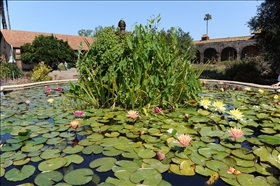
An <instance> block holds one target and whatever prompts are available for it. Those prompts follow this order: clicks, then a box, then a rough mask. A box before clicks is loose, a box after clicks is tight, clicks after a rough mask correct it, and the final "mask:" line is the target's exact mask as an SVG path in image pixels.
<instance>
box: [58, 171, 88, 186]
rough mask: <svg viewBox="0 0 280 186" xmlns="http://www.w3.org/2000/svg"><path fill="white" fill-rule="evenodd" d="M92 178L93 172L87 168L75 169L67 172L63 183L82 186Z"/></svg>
mask: <svg viewBox="0 0 280 186" xmlns="http://www.w3.org/2000/svg"><path fill="white" fill-rule="evenodd" d="M92 178H93V171H92V170H91V169H88V168H81V169H76V170H73V171H71V172H68V173H66V174H65V176H64V178H63V179H64V181H65V182H66V183H69V184H72V185H83V184H86V183H88V182H90V181H91V180H92Z"/></svg>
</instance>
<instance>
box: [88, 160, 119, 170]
mask: <svg viewBox="0 0 280 186" xmlns="http://www.w3.org/2000/svg"><path fill="white" fill-rule="evenodd" d="M116 161H117V160H116V159H115V158H112V157H103V158H98V159H95V160H93V161H92V162H91V163H90V164H89V167H90V168H96V167H98V168H97V169H96V171H98V172H107V171H109V170H111V169H112V167H113V166H114V164H115V162H116Z"/></svg>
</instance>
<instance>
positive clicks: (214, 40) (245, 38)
mask: <svg viewBox="0 0 280 186" xmlns="http://www.w3.org/2000/svg"><path fill="white" fill-rule="evenodd" d="M248 40H252V41H253V40H254V36H240V37H228V38H217V39H209V40H205V41H202V40H197V41H194V43H195V44H206V43H221V42H233V41H248Z"/></svg>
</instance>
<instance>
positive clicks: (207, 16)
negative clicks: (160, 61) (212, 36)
mask: <svg viewBox="0 0 280 186" xmlns="http://www.w3.org/2000/svg"><path fill="white" fill-rule="evenodd" d="M211 19H212V16H211V15H210V14H205V17H204V21H206V34H208V21H209V20H211Z"/></svg>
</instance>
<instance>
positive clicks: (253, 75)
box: [225, 56, 268, 83]
mask: <svg viewBox="0 0 280 186" xmlns="http://www.w3.org/2000/svg"><path fill="white" fill-rule="evenodd" d="M226 66H227V67H226V70H225V75H226V76H228V77H230V79H231V80H234V81H242V82H249V83H258V79H259V78H260V76H261V74H262V73H263V72H264V71H265V70H267V69H268V68H267V66H266V62H265V61H264V58H263V57H262V56H256V57H248V58H244V59H243V60H242V61H233V62H232V63H228V65H226Z"/></svg>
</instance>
